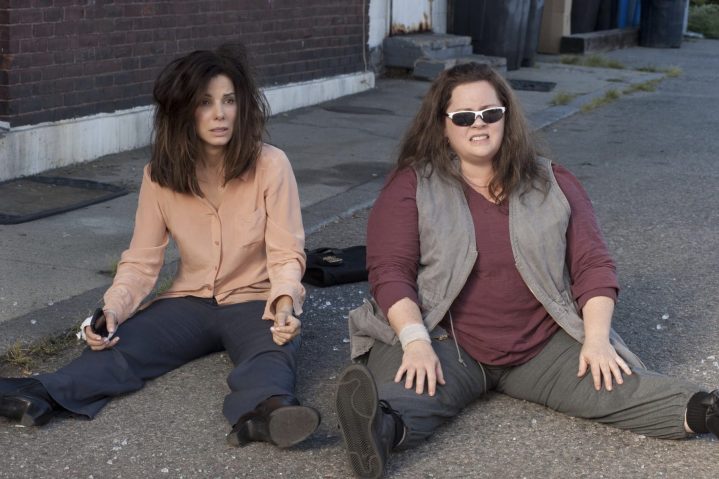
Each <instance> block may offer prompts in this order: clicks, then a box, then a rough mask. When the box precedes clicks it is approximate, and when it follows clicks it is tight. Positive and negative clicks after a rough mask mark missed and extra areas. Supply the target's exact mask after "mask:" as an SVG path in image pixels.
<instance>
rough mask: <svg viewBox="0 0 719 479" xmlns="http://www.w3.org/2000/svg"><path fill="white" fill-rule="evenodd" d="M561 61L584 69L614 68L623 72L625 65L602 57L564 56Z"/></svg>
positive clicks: (595, 55)
mask: <svg viewBox="0 0 719 479" xmlns="http://www.w3.org/2000/svg"><path fill="white" fill-rule="evenodd" d="M559 61H560V62H561V63H564V64H565V65H580V66H583V67H595V68H614V69H615V70H623V69H624V68H625V66H624V64H623V63H621V62H619V61H617V60H611V59H609V58H605V57H603V56H601V55H597V54H594V55H589V56H586V57H585V56H581V55H563V56H562V57H561V58H560V59H559Z"/></svg>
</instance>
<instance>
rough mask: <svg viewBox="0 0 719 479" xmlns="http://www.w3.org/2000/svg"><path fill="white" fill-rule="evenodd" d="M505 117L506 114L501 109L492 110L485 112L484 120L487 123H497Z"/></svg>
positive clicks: (483, 114)
mask: <svg viewBox="0 0 719 479" xmlns="http://www.w3.org/2000/svg"><path fill="white" fill-rule="evenodd" d="M503 116H504V112H503V111H502V109H501V108H492V109H490V110H484V113H482V120H484V122H485V123H496V122H498V121H499V120H501V119H502V117H503Z"/></svg>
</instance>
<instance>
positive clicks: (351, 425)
mask: <svg viewBox="0 0 719 479" xmlns="http://www.w3.org/2000/svg"><path fill="white" fill-rule="evenodd" d="M335 401H336V406H337V417H338V420H339V423H340V429H341V431H342V437H343V438H344V442H345V446H346V447H347V455H348V456H349V461H350V465H351V466H352V470H353V471H354V473H355V474H356V475H357V476H358V477H362V478H379V477H382V473H383V472H384V463H383V460H382V455H381V453H380V449H379V444H377V441H376V440H375V438H374V435H373V434H372V424H373V423H374V421H375V416H376V415H377V409H378V404H379V400H378V398H377V387H376V386H375V383H374V379H373V378H372V374H371V373H370V372H369V370H368V369H367V368H365V367H364V366H361V365H358V364H353V365H350V366H348V367H347V369H345V370H344V372H343V373H342V376H341V377H340V379H339V384H338V387H337V396H336V399H335Z"/></svg>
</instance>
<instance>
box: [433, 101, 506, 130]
mask: <svg viewBox="0 0 719 479" xmlns="http://www.w3.org/2000/svg"><path fill="white" fill-rule="evenodd" d="M506 109H507V108H505V107H503V106H493V107H492V108H487V109H486V110H482V111H472V110H462V111H453V112H451V113H447V116H448V117H449V119H450V120H452V123H454V124H455V125H457V126H472V125H474V122H475V121H477V118H481V119H482V121H483V122H485V123H488V124H489V123H496V122H498V121H499V120H501V119H502V118H504V111H505V110H506Z"/></svg>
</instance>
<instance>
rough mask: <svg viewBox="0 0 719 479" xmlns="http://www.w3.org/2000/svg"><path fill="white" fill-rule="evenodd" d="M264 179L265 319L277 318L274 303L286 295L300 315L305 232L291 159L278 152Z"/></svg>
mask: <svg viewBox="0 0 719 479" xmlns="http://www.w3.org/2000/svg"><path fill="white" fill-rule="evenodd" d="M263 178H264V179H267V184H266V185H265V186H264V190H265V198H264V199H265V207H266V211H267V223H266V229H265V245H266V246H265V247H266V253H267V270H268V274H269V277H270V294H269V298H268V299H267V305H266V306H265V311H264V314H263V316H262V317H263V318H264V319H274V314H275V311H274V303H275V301H276V300H277V298H279V297H280V296H284V295H287V296H290V297H291V298H292V305H293V308H294V313H295V314H296V315H299V314H301V313H302V305H303V303H304V300H305V288H304V286H302V282H301V281H302V275H303V273H304V271H305V264H306V256H305V252H304V246H305V233H304V228H303V226H302V211H301V209H300V198H299V192H298V190H297V182H296V180H295V176H294V174H293V172H292V167H291V165H290V162H289V160H288V159H287V156H285V154H284V153H282V152H281V151H280V150H276V154H274V155H273V158H272V161H271V162H270V164H269V165H268V167H267V168H266V171H265V172H264V174H263Z"/></svg>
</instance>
